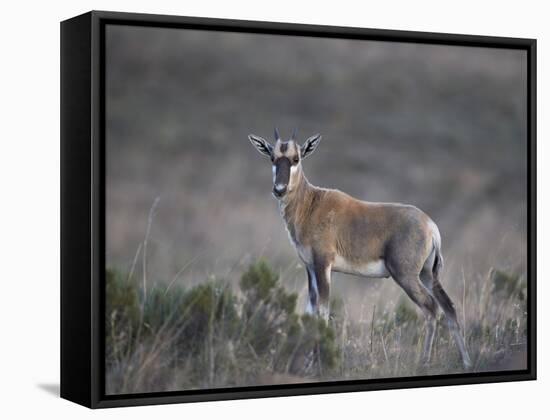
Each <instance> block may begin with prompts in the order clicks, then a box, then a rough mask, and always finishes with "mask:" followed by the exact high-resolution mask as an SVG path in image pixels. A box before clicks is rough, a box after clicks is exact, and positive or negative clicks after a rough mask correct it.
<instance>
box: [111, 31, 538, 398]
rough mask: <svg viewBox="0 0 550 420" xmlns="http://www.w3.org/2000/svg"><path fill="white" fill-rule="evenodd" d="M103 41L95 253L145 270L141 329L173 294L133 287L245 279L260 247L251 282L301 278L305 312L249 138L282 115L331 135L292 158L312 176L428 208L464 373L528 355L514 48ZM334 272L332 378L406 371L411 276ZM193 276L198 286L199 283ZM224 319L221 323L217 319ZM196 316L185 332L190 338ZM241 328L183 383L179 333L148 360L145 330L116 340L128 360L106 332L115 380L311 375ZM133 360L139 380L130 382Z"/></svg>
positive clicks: (441, 352)
mask: <svg viewBox="0 0 550 420" xmlns="http://www.w3.org/2000/svg"><path fill="white" fill-rule="evenodd" d="M106 47H107V48H106V60H107V65H106V69H107V70H106V78H107V79H106V94H107V102H106V111H107V112H106V117H107V125H106V129H107V132H106V152H107V153H106V159H107V162H106V175H107V177H106V189H107V192H106V194H107V197H106V198H107V202H106V207H107V208H106V229H107V232H106V238H107V244H106V245H107V246H106V250H107V267H108V269H109V270H116V271H117V272H120V273H129V274H124V276H127V277H128V279H134V280H135V282H137V283H135V284H136V285H138V286H137V287H139V288H140V289H139V290H141V292H139V296H141V297H140V298H139V301H140V302H141V303H140V304H139V305H140V306H139V305H138V306H139V308H138V307H137V306H135V305H137V303H136V304H135V305H134V306H135V311H137V312H140V313H141V314H142V315H141V316H140V319H141V321H140V322H142V323H143V325H145V327H144V328H149V327H148V325H149V324H147V322H146V319H147V315H146V314H147V305H150V306H151V308H153V309H152V310H160V311H163V309H162V308H163V307H169V306H170V305H171V304H169V303H166V302H164V303H160V302H161V301H158V302H157V300H155V299H157V298H154V299H153V298H151V299H152V300H151V299H147V295H146V293H145V292H144V291H143V290H144V289H145V290H147V289H148V288H151V287H157V289H158V288H160V290H161V292H159V293H160V294H157V295H156V296H161V297H162V299H164V300H166V299H167V298H169V297H170V296H175V297H177V296H179V295H178V293H179V292H176V291H179V290H190V289H191V288H192V287H194V286H198V285H201V284H202V285H206V284H207V283H208V282H209V281H212V280H214V281H215V280H221V281H223V282H225V283H228V284H230V285H233V287H234V288H235V289H236V290H238V281H239V279H241V277H242V276H243V273H245V272H246V270H247V269H248V267H250V266H251V265H252V264H255V263H256V262H257V261H259V260H261V259H263V260H264V261H267V263H268V264H269V267H270V268H267V267H264V266H259V267H260V268H253V269H251V270H252V271H249V273H263V274H261V275H258V276H259V277H258V276H256V274H254V275H252V276H253V278H257V279H258V280H257V281H260V282H261V281H264V280H262V279H271V278H272V277H271V276H272V275H271V274H269V273H270V271H269V270H270V269H271V270H274V272H275V275H278V278H279V279H280V281H281V282H282V284H283V286H284V288H285V289H286V290H288V291H289V293H296V294H297V297H298V305H297V311H298V312H299V313H301V311H302V310H303V308H304V307H305V297H306V289H307V281H306V274H305V270H304V267H303V266H302V265H301V263H300V261H299V259H298V258H297V256H296V252H295V250H294V249H293V247H292V246H291V244H290V242H289V239H288V236H287V233H286V230H285V227H284V224H283V221H282V219H281V216H280V214H279V210H278V207H277V202H276V200H275V199H274V198H273V197H272V195H271V189H272V179H271V177H272V174H271V163H270V162H269V160H268V159H266V158H264V157H262V156H261V155H260V154H258V152H257V151H256V150H255V149H254V148H253V147H252V145H251V144H250V142H249V141H248V139H247V136H248V134H249V133H254V134H257V135H260V136H263V137H265V138H266V139H269V140H273V137H272V136H273V134H272V133H273V129H274V127H275V126H277V127H278V128H279V131H280V132H281V135H282V136H283V137H285V138H288V137H289V136H290V134H291V132H292V130H293V129H295V128H296V129H297V130H298V139H299V141H304V140H305V139H306V138H307V137H309V136H311V135H313V134H315V133H321V134H322V135H323V140H322V142H321V144H320V146H319V147H318V148H317V150H316V152H315V153H314V154H313V155H312V156H311V157H310V158H308V159H307V160H305V161H304V163H303V165H304V170H305V173H306V175H307V177H308V179H309V180H310V182H311V183H313V184H314V185H318V186H323V187H331V188H338V189H341V190H343V191H345V192H347V193H349V194H351V195H353V196H355V197H357V198H359V199H363V200H368V201H384V202H386V201H387V202H402V203H408V204H413V205H415V206H417V207H419V208H421V209H422V210H424V211H425V212H426V213H427V214H428V215H430V216H431V217H432V218H433V220H434V221H435V222H436V223H437V225H438V226H439V229H440V231H441V236H442V243H443V245H442V250H443V255H444V257H445V263H446V265H445V269H444V272H443V280H442V283H443V285H444V287H445V289H446V290H447V291H448V293H449V294H450V296H451V297H452V299H453V301H454V302H455V304H456V307H457V312H458V314H459V319H460V323H461V324H462V325H463V327H464V335H465V338H466V341H467V345H468V346H469V348H470V353H471V354H472V356H473V360H474V364H475V366H474V370H475V371H482V370H503V369H523V368H524V367H525V366H526V365H525V363H526V353H525V350H526V336H527V328H526V325H527V320H526V300H525V296H526V294H525V292H526V287H527V286H526V266H527V259H526V256H527V196H526V192H527V189H526V186H527V121H526V114H527V112H526V97H527V75H526V70H527V69H526V62H527V60H526V53H525V52H524V51H515V50H506V49H489V48H473V47H458V46H444V45H442V46H438V45H421V44H412V43H396V42H371V41H358V40H342V39H323V38H312V37H295V36H282V35H269V36H268V35H259V34H239V33H229V32H209V31H195V30H178V29H167V28H152V27H131V26H110V25H109V26H107V37H106ZM254 270H256V271H254ZM257 270H259V271H257ZM254 276H256V277H254ZM262 276H263V277H262ZM113 278H114V277H113ZM269 281H271V280H269ZM113 284H118V283H113ZM121 284H123V283H121ZM332 285H333V287H332V294H333V296H334V297H336V298H337V299H340V302H341V305H339V308H340V309H339V310H340V311H341V312H342V311H343V315H341V316H340V315H338V316H337V318H338V319H340V320H341V322H340V321H338V322H336V321H335V323H334V322H332V323H331V328H334V331H335V333H334V334H335V335H330V337H329V338H327V340H328V341H327V342H330V343H336V344H335V345H336V346H337V347H338V349H339V350H338V351H337V352H336V353H338V354H339V355H340V356H339V357H340V359H339V362H338V363H335V364H333V367H334V366H336V370H337V372H336V373H331V375H335V376H331V378H333V379H334V378H336V379H339V378H353V377H359V378H374V377H387V376H406V375H415V374H417V371H416V370H415V369H414V366H415V358H416V357H417V354H418V351H417V350H418V349H419V348H420V347H419V346H420V335H419V332H421V331H422V323H421V319H419V318H418V310H417V308H415V307H414V306H412V305H411V304H410V302H409V301H408V299H407V298H406V297H405V294H404V293H403V291H402V290H400V289H399V288H398V287H397V286H396V285H395V284H394V282H393V281H392V280H390V279H362V278H358V277H353V276H348V275H344V274H338V273H335V274H334V276H333V278H332ZM113 287H114V286H113ZM125 287H127V286H120V287H119V289H116V290H118V292H117V293H118V294H116V293H114V292H109V290H108V297H107V300H108V302H107V304H108V305H110V304H112V307H113V309H112V311H111V312H110V314H108V316H109V317H111V319H116V316H117V315H116V314H117V313H118V314H120V313H121V311H125V310H126V312H128V310H129V309H128V303H125V302H127V298H125V296H126V295H125V293H126V294H127V293H130V292H125V290H127V289H125ZM132 287H134V286H132ZM205 287H207V289H195V290H198V292H197V293H199V295H200V293H203V292H201V290H203V291H204V290H211V289H208V287H211V286H205ZM241 289H242V283H241ZM113 290H115V289H113ZM170 290H171V291H172V293H171V294H170V293H169V291H170ZM212 290H213V289H212ZM132 293H137V292H132ZM190 293H195V292H193V291H191V292H190ZM205 293H206V292H205ZM208 293H210V292H208ZM216 293H217V292H216ZM237 293H239V292H237ZM110 296H111V297H110ZM113 296H117V297H116V298H115V297H113ZM219 296H222V295H219ZM285 296H286V295H285ZM109 299H110V300H109ZM174 299H175V298H174ZM183 301H184V302H185V299H183ZM155 302H157V303H155ZM162 302H163V301H162ZM245 302H246V299H245ZM249 303H250V302H249ZM117 305H118V306H117ZM184 305H185V304H184ZM236 305H237V306H236V307H237V309H236V310H237V311H241V312H242V311H243V310H244V309H243V308H244V307H246V303H244V304H236ZM239 305H241V306H242V305H244V306H242V307H241V306H239ZM255 305H256V303H253V304H251V306H252V307H254V306H255ZM108 307H110V306H108ZM125 308H126V309H125ZM155 308H156V309H155ZM239 308H240V309H239ZM290 308H291V307H290ZM291 309H292V308H291ZM175 311H176V312H177V313H180V314H182V313H184V312H185V311H184V312H182V309H181V308H180V309H175ZM292 311H293V309H292V310H291V312H292ZM164 312H166V310H164ZM243 313H244V312H243ZM143 314H145V315H143ZM144 316H145V318H144ZM181 316H184V315H181ZM197 316H198V315H197ZM289 316H290V317H291V315H289ZM266 317H267V318H266V319H270V317H272V314H271V315H270V314H269V313H268V312H266ZM288 319H291V318H288ZM178 322H180V323H185V322H186V321H178ZM223 322H225V321H223ZM223 322H222V325H221V326H220V330H219V331H220V332H219V333H216V334H223V333H224V331H225V332H226V330H225V329H224V327H223ZM243 322H244V321H243ZM146 324H147V325H146ZM176 324H177V322H176ZM241 324H242V323H241ZM132 325H134V327H133V329H132V328H130V327H120V326H114V327H113V328H112V330H113V331H115V332H117V334H119V335H118V337H119V339H120V340H119V341H120V342H121V343H126V342H127V341H128V339H127V338H125V337H127V336H126V335H125V334H126V331H130V332H131V331H132V330H133V331H135V330H136V329H138V330H139V331H140V330H141V327H140V326H139V325H142V324H140V323H136V322H134V324H132ZM136 325H138V326H136ZM242 325H244V324H242ZM303 325H306V324H303ZM272 327H273V331H283V333H284V329H283V330H281V328H279V327H276V326H272ZM125 328H126V329H125ZM201 328H202V327H201ZM201 328H198V327H197V329H196V330H194V332H192V333H190V334H191V336H194V337H202V335H200V334H201V333H204V331H203V330H202V329H201ZM208 328H209V327H208ZM242 328H245V326H243V327H242ZM304 328H305V327H304ZM306 330H307V329H306ZM306 330H304V331H306ZM162 331H163V330H162V329H161V330H160V332H162ZM174 331H175V332H174V334H173V335H170V334H169V336H170V337H172V338H170V339H166V338H161V336H160V335H159V334H160V332H158V333H155V334H156V335H155V336H156V337H159V338H158V341H157V342H165V341H166V340H168V341H166V342H171V341H170V340H173V339H174V337H177V336H178V334H180V333H177V331H178V329H177V327H174ZM209 331H210V330H209ZM258 331H260V332H261V331H266V327H264V326H261V327H258ZM438 331H439V333H438V334H439V335H438V337H440V338H437V339H436V343H435V346H434V348H435V350H434V353H435V355H434V360H435V362H434V365H433V366H432V368H431V370H430V371H429V372H428V373H430V374H438V373H449V372H456V371H457V370H456V369H458V371H461V370H460V367H457V366H460V362H459V361H458V360H457V354H456V348H455V346H454V343H452V340H450V339H449V337H448V336H445V333H446V329H445V328H444V327H443V329H441V328H439V329H438ZM330 334H332V333H330ZM180 335H181V334H180ZM264 335H265V333H264ZM138 336H139V334H138ZM262 338H263V336H262V333H260V336H259V339H262ZM235 340H236V339H235V338H234V337H232V338H231V337H230V338H228V339H227V340H226V339H221V338H220V340H219V342H220V343H221V344H219V346H216V345H208V346H206V347H205V345H204V344H201V343H202V342H200V343H199V344H198V345H197V346H198V350H196V351H197V352H199V353H200V354H203V356H200V358H199V359H200V360H210V361H211V363H210V364H209V365H208V366H209V367H208V368H204V369H203V368H200V369H199V368H197V369H196V371H197V372H196V373H195V374H196V375H195V376H194V378H195V379H194V380H190V379H189V378H191V377H193V376H192V375H191V374H190V373H189V370H188V368H187V367H188V366H198V365H197V363H198V362H197V360H196V359H193V357H194V356H192V355H188V356H186V357H187V358H183V359H182V358H181V356H178V354H180V353H181V351H182V350H181V349H182V347H181V346H179V345H169V346H172V347H170V349H171V350H169V355H168V356H166V355H160V354H159V353H158V352H157V350H156V348H155V347H154V346H152V347H150V349H151V354H154V360H156V363H158V365H155V367H154V368H153V367H151V363H149V362H147V363H148V365H147V366H148V367H147V369H149V370H150V371H149V370H147V369H145V368H142V367H141V366H142V364H143V363H146V362H144V361H143V360H150V358H149V359H148V357H149V356H147V357H145V356H143V354H142V353H143V351H141V350H139V349H141V348H143V346H141V347H140V340H139V337H138V339H136V340H135V343H137V344H136V346H135V347H132V348H135V349H137V350H135V353H132V352H130V351H125V352H124V354H131V355H132V354H136V355H137V356H135V357H134V356H131V357H127V356H124V357H122V358H120V357H118V356H116V354H117V351H118V350H117V349H118V348H119V347H120V348H123V346H122V347H121V346H119V345H118V344H116V343H115V344H113V345H112V346H110V347H109V348H110V349H111V350H112V349H114V350H112V351H111V350H110V351H111V353H112V354H114V356H112V357H111V356H109V357H110V359H109V360H115V361H114V362H109V368H108V370H109V376H108V389H109V390H110V392H114V393H118V392H130V391H132V390H133V391H140V392H141V391H148V390H169V389H183V388H188V387H214V386H228V385H235V384H241V385H243V384H244V385H248V384H262V383H281V382H295V381H304V380H306V381H307V380H311V375H310V373H308V372H307V371H305V370H304V369H303V366H304V364H303V363H302V364H300V362H296V363H297V364H296V366H301V368H300V369H301V370H300V369H298V368H296V369H294V368H289V366H290V362H289V363H287V364H286V366H287V368H284V369H282V370H281V369H279V370H278V368H274V367H273V366H276V361H275V359H276V358H279V359H280V357H279V353H277V352H278V350H276V349H275V348H269V347H266V348H265V353H263V354H258V353H257V351H256V353H254V352H252V353H250V354H248V353H247V352H249V350H250V349H251V348H252V347H251V345H250V343H249V342H248V341H243V340H242V339H241V338H239V339H238V340H237V341H235ZM184 341H185V340H184ZM212 348H216V349H218V350H219V352H218V350H216V351H215V352H214V351H213V350H212V351H211V350H210V349H212ZM233 349H237V350H233ZM238 349H240V350H238ZM243 349H244V350H243ZM256 350H257V349H256ZM201 352H202V353H201ZM199 353H197V354H199ZM214 353H215V354H219V355H224V354H225V355H227V354H230V355H233V354H235V356H234V357H233V356H230V359H231V360H230V361H229V362H228V361H226V362H224V363H221V362H219V361H218V362H216V363H218V365H216V366H222V367H220V369H218V368H216V367H215V366H214V360H217V359H216V357H217V356H216V357H214V356H213V354H214ZM336 353H335V354H336ZM243 354H244V356H243ZM138 356H139V357H138ZM220 357H221V356H220ZM281 357H283V356H281ZM283 360H284V358H283ZM289 360H290V359H289ZM147 363H146V364H147ZM132 366H133V367H132ZM168 366H178V368H177V369H176V370H174V369H172V368H170V369H168ZM186 366H187V367H186ZM201 366H202V365H201ZM227 366H232V367H231V368H228V367H227ZM247 366H248V367H251V368H250V369H248V370H247ZM132 369H137V372H140V373H139V375H140V376H139V375H138V376H139V378H141V379H135V378H134V379H132V378H133V376H132V372H136V370H132ZM144 369H145V370H144ZM163 369H168V370H163ZM231 369H237V371H238V372H240V373H235V372H236V371H234V370H231ZM239 369H240V370H239ZM243 369H244V371H246V372H247V373H246V374H243V373H242V372H243ZM249 371H250V372H249ZM174 372H176V373H174ZM220 372H222V373H220ZM277 372H279V373H277ZM281 372H282V374H284V375H289V374H292V375H293V376H292V377H288V376H285V377H282V378H281V377H279V376H277V375H279V374H281ZM424 373H426V372H424ZM155 375H157V376H158V378H157V379H152V378H156V377H157V376H155ZM319 377H321V378H322V377H324V378H325V379H326V378H327V376H326V375H325V376H322V375H321V376H319ZM147 378H148V379H147ZM204 378H207V379H204ZM238 378H241V379H240V382H239V380H238ZM308 378H309V379H308ZM236 380H237V382H235V381H236ZM131 384H133V385H131Z"/></svg>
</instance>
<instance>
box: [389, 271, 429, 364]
mask: <svg viewBox="0 0 550 420" xmlns="http://www.w3.org/2000/svg"><path fill="white" fill-rule="evenodd" d="M391 274H392V277H393V279H394V280H395V281H396V283H397V284H398V285H399V286H401V288H402V289H403V290H404V291H405V292H406V293H407V295H408V296H409V297H410V298H411V300H412V301H413V302H414V303H416V304H417V305H418V307H419V308H420V309H421V310H422V313H423V314H424V318H425V325H426V335H425V336H424V343H423V345H422V354H421V356H420V363H421V364H422V365H425V366H426V365H429V363H430V359H431V356H432V345H433V341H434V336H435V327H436V315H437V303H436V301H435V299H434V298H433V297H432V295H431V294H430V293H429V292H428V290H427V289H426V287H425V286H424V285H423V284H422V282H421V281H420V277H419V275H418V274H402V273H391Z"/></svg>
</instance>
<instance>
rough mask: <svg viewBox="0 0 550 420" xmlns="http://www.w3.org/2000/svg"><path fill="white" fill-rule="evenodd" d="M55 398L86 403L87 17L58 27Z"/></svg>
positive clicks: (88, 296) (88, 340) (88, 276)
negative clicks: (58, 373) (58, 240)
mask: <svg viewBox="0 0 550 420" xmlns="http://www.w3.org/2000/svg"><path fill="white" fill-rule="evenodd" d="M60 131H61V397H62V398H66V399H68V400H71V401H73V402H76V403H79V404H83V405H86V406H90V404H91V374H92V372H91V371H92V369H91V346H92V342H91V309H92V308H91V283H90V282H91V268H92V267H91V263H92V260H91V243H92V242H91V241H92V238H91V204H92V203H91V147H90V145H91V14H90V13H87V14H85V15H81V16H78V17H76V18H73V19H70V20H67V21H65V22H62V23H61V130H60Z"/></svg>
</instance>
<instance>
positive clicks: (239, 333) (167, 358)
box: [106, 260, 338, 393]
mask: <svg viewBox="0 0 550 420" xmlns="http://www.w3.org/2000/svg"><path fill="white" fill-rule="evenodd" d="M106 281H107V284H106V293H107V295H106V300H107V305H106V309H107V313H106V323H107V325H106V330H107V340H106V344H107V349H106V356H107V357H106V360H107V370H108V386H107V388H108V392H109V393H124V392H147V391H150V390H155V391H158V390H167V389H169V387H170V386H172V387H174V388H175V389H189V388H200V387H215V386H229V385H254V384H256V383H258V382H260V381H265V378H266V377H269V376H270V375H271V376H273V375H281V374H282V375H302V376H304V375H305V376H319V375H321V374H325V373H327V372H330V371H331V369H332V368H334V366H335V364H336V361H337V359H338V350H337V346H336V343H335V334H334V331H333V329H332V328H331V327H330V326H328V325H327V324H326V323H325V322H324V321H322V320H320V319H317V318H313V317H311V316H307V315H304V316H300V315H298V314H297V313H296V302H297V296H296V294H294V293H288V292H287V291H286V290H285V288H284V287H283V286H282V285H281V284H280V283H279V277H278V276H277V275H276V273H274V272H273V270H271V268H270V267H269V265H268V264H267V262H265V261H263V260H262V261H259V262H258V263H256V264H253V265H251V266H250V267H249V268H248V270H247V271H246V272H245V273H243V275H242V277H241V281H240V294H237V293H235V292H234V291H233V290H232V288H231V287H229V286H228V285H226V284H224V283H222V282H219V281H208V282H205V283H203V284H200V285H198V286H195V287H193V288H190V289H187V290H185V289H183V288H181V287H173V288H171V289H170V291H168V292H167V291H166V290H165V289H163V288H161V287H156V288H153V289H152V290H149V291H148V296H147V299H146V300H145V301H143V300H142V299H143V298H142V296H143V294H142V293H140V292H141V291H140V290H139V286H138V285H137V284H136V283H134V282H132V281H130V280H128V279H127V278H126V277H124V276H123V275H121V274H120V273H118V272H116V271H113V270H109V271H107V276H106ZM166 376H168V377H169V378H170V379H169V380H167V378H166ZM163 377H164V379H162V378H163ZM159 383H165V385H164V388H163V387H162V385H160V386H161V389H159V388H158V387H159ZM166 384H168V385H166ZM170 384H171V385H170ZM167 387H168V388H167Z"/></svg>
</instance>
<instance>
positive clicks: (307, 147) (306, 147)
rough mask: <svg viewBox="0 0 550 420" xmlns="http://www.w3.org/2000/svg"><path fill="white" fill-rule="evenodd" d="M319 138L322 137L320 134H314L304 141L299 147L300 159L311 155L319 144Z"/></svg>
mask: <svg viewBox="0 0 550 420" xmlns="http://www.w3.org/2000/svg"><path fill="white" fill-rule="evenodd" d="M321 138H322V137H321V135H320V134H315V135H314V136H311V137H310V138H309V139H307V140H306V141H305V143H304V144H303V145H302V147H301V148H300V155H301V156H302V159H304V158H306V157H307V156H309V155H311V154H312V153H313V152H314V151H315V149H316V148H317V146H318V145H319V142H320V141H321Z"/></svg>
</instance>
